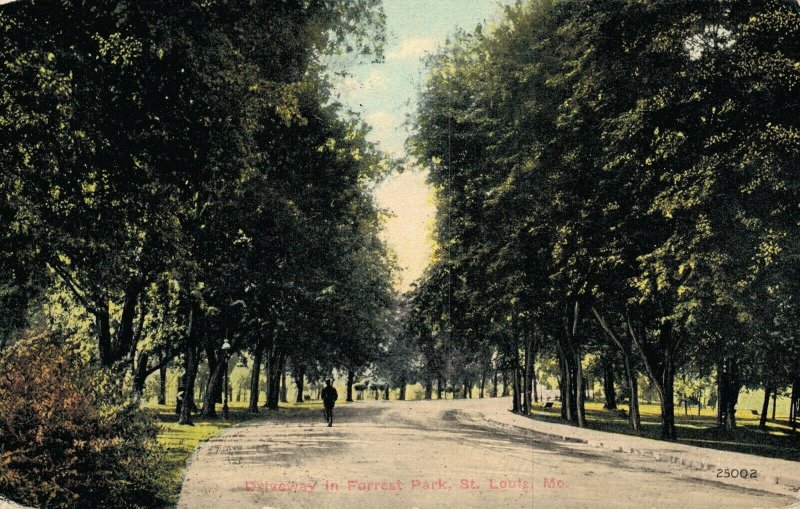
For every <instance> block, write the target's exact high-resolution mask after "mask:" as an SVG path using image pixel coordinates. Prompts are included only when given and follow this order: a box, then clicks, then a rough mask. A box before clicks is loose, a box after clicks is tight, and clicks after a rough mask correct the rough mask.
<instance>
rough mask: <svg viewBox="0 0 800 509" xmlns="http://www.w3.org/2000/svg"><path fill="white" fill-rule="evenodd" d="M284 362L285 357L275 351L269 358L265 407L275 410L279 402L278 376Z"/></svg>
mask: <svg viewBox="0 0 800 509" xmlns="http://www.w3.org/2000/svg"><path fill="white" fill-rule="evenodd" d="M285 362H286V355H285V354H284V353H283V352H281V351H277V348H276V349H275V351H274V352H273V354H272V355H271V356H270V363H269V370H268V371H267V388H268V391H269V392H268V393H267V407H268V408H270V409H271V410H277V409H278V404H279V401H280V381H281V379H280V375H281V371H282V370H283V366H284V364H285Z"/></svg>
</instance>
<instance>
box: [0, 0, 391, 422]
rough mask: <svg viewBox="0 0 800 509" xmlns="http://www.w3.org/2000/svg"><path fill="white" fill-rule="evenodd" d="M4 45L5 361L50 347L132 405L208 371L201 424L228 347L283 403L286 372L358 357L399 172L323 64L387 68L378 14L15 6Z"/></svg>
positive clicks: (373, 324)
mask: <svg viewBox="0 0 800 509" xmlns="http://www.w3.org/2000/svg"><path fill="white" fill-rule="evenodd" d="M0 27H2V30H0V39H1V41H0V60H2V62H3V67H2V69H0V76H1V78H0V138H2V139H3V140H4V143H3V146H2V147H0V167H2V176H0V274H1V275H0V278H2V280H1V281H0V349H1V348H2V347H3V346H4V345H5V344H7V343H8V342H11V341H14V338H16V337H18V336H19V331H20V330H24V329H26V328H27V329H41V328H52V329H57V330H60V331H62V332H65V333H66V336H67V337H73V338H74V337H78V338H80V339H82V342H83V345H84V346H83V347H84V350H85V353H86V355H88V356H92V357H94V358H95V359H96V361H97V363H99V364H100V365H102V366H104V367H107V368H110V369H112V370H113V371H114V372H116V373H118V374H119V376H126V374H127V376H129V378H130V380H131V381H132V386H133V389H134V390H135V391H137V392H139V393H141V391H142V390H143V388H144V386H145V381H146V379H147V377H148V376H149V375H150V374H152V373H154V372H157V371H159V372H161V373H164V368H165V366H167V365H168V364H170V363H173V362H174V361H176V360H177V361H178V362H179V365H180V366H181V367H182V368H183V373H184V374H183V377H182V380H181V386H182V389H183V391H184V392H185V393H186V394H194V386H195V379H196V375H197V372H198V366H199V364H200V363H201V362H203V360H204V362H206V363H207V365H208V370H209V373H210V377H211V378H210V381H209V382H208V384H207V387H208V390H206V391H205V404H204V407H203V411H204V413H205V414H206V415H208V416H212V415H214V413H215V403H216V402H217V401H218V400H219V397H220V395H221V390H222V388H221V385H222V384H221V380H222V375H223V373H224V371H225V368H226V366H227V363H226V362H224V361H225V358H224V357H222V356H223V355H227V353H225V354H223V353H222V352H221V346H222V344H223V342H224V341H226V340H227V341H229V343H230V344H231V345H232V349H231V351H234V352H235V351H247V352H249V353H250V354H251V356H252V359H253V360H252V362H253V366H252V368H253V369H252V372H253V374H252V380H253V382H252V383H254V384H256V387H257V384H258V380H259V376H260V373H259V371H260V368H261V366H262V365H265V366H266V369H267V371H268V379H269V381H270V382H269V383H270V390H269V391H268V394H270V395H272V396H270V399H269V401H270V402H271V403H272V404H273V405H275V406H276V405H277V393H278V387H279V385H278V379H279V375H280V374H281V373H285V365H286V364H287V362H290V363H291V364H292V366H293V372H294V373H295V374H296V375H297V374H299V377H300V380H302V379H303V377H302V373H303V372H304V370H305V369H314V370H316V371H328V372H330V370H331V369H333V368H334V367H338V368H340V369H346V370H347V369H349V370H356V369H357V368H359V367H360V366H363V365H365V364H366V363H367V362H368V361H369V360H370V359H371V356H372V355H373V352H374V344H375V343H376V342H377V341H379V340H380V339H381V337H382V334H383V333H384V331H385V329H386V321H387V313H388V311H387V310H388V309H389V308H390V306H391V304H392V302H393V294H392V277H393V270H394V269H393V262H392V260H391V257H390V256H389V254H388V252H387V250H386V248H385V246H384V244H383V243H382V242H381V240H380V239H379V237H378V233H379V229H380V221H381V216H380V211H379V210H378V208H377V207H376V205H375V203H374V202H373V199H372V194H371V189H372V187H373V186H374V185H375V184H376V183H377V182H378V181H379V180H380V178H381V177H382V176H383V175H385V174H386V173H387V171H388V170H390V169H391V163H390V162H389V161H387V160H385V159H384V158H383V156H382V154H380V152H379V151H378V150H377V149H376V147H374V146H373V145H372V144H371V143H369V142H367V141H366V138H365V135H366V133H367V131H368V126H366V125H365V124H363V123H362V122H361V121H360V120H359V119H358V118H357V117H355V116H353V115H352V114H349V113H348V112H346V111H343V109H342V108H341V106H340V105H339V104H338V103H336V101H335V98H334V97H332V96H331V92H330V90H331V87H330V85H329V83H328V82H327V81H326V78H325V76H326V70H325V67H324V66H323V64H322V62H323V61H324V58H325V57H326V56H327V55H331V54H337V53H355V54H357V55H359V56H360V57H359V58H369V59H374V58H380V56H381V48H382V44H383V40H384V34H383V12H382V9H381V6H380V2H379V1H378V0H366V1H365V0H357V1H356V0H352V1H351V0H341V1H317V0H291V1H283V2H273V1H257V2H238V1H231V0H204V1H198V2H179V3H175V2H167V1H163V0H144V1H138V0H137V1H135V2H129V1H122V0H108V1H103V2H95V1H89V0H69V1H60V0H59V1H41V2H39V1H36V2H15V3H11V4H8V5H5V6H3V7H2V8H0ZM258 392H259V391H258V390H254V391H251V394H253V395H254V396H253V397H254V398H255V399H254V400H253V401H251V410H253V411H257V404H258V401H257V397H258ZM273 393H274V394H273ZM193 407H194V401H193V399H192V398H184V401H183V404H182V408H181V409H180V410H181V417H180V419H181V422H183V423H191V420H192V411H193Z"/></svg>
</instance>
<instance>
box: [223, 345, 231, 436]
mask: <svg viewBox="0 0 800 509" xmlns="http://www.w3.org/2000/svg"><path fill="white" fill-rule="evenodd" d="M230 349H231V344H230V343H228V339H227V338H226V339H225V342H224V343H223V344H222V359H223V360H222V362H224V363H225V364H224V365H223V367H222V369H224V370H225V387H224V389H223V390H224V392H225V395H224V397H223V400H222V418H223V419H225V420H226V421H227V420H228V355H229V354H230Z"/></svg>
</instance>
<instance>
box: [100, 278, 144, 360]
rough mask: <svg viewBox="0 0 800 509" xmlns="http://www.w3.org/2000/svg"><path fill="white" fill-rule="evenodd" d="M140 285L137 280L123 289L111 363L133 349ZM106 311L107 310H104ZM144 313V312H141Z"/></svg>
mask: <svg viewBox="0 0 800 509" xmlns="http://www.w3.org/2000/svg"><path fill="white" fill-rule="evenodd" d="M141 288H142V284H141V283H140V282H139V280H138V278H136V279H133V280H131V281H130V282H129V283H128V285H127V288H125V297H124V302H123V304H122V313H121V314H120V317H119V324H118V325H117V333H116V341H115V343H116V345H112V352H111V362H112V363H114V362H116V361H118V360H120V359H122V358H124V357H125V356H126V355H128V352H131V351H133V350H134V349H135V347H136V345H134V344H133V342H134V334H133V322H134V319H135V318H136V305H137V303H138V302H139V294H140V293H141ZM106 309H107V308H106ZM142 313H144V310H142Z"/></svg>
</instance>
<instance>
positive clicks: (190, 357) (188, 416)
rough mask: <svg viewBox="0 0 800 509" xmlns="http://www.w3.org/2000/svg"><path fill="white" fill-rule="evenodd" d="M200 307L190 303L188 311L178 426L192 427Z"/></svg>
mask: <svg viewBox="0 0 800 509" xmlns="http://www.w3.org/2000/svg"><path fill="white" fill-rule="evenodd" d="M200 321H201V319H200V306H199V305H197V304H196V303H195V302H192V304H191V309H190V311H189V330H188V331H187V334H186V350H185V355H186V379H185V382H184V392H183V403H182V404H181V416H180V419H178V424H185V425H188V426H194V423H192V410H193V408H194V382H195V378H196V377H197V364H198V362H197V338H198V337H199V335H200Z"/></svg>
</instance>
